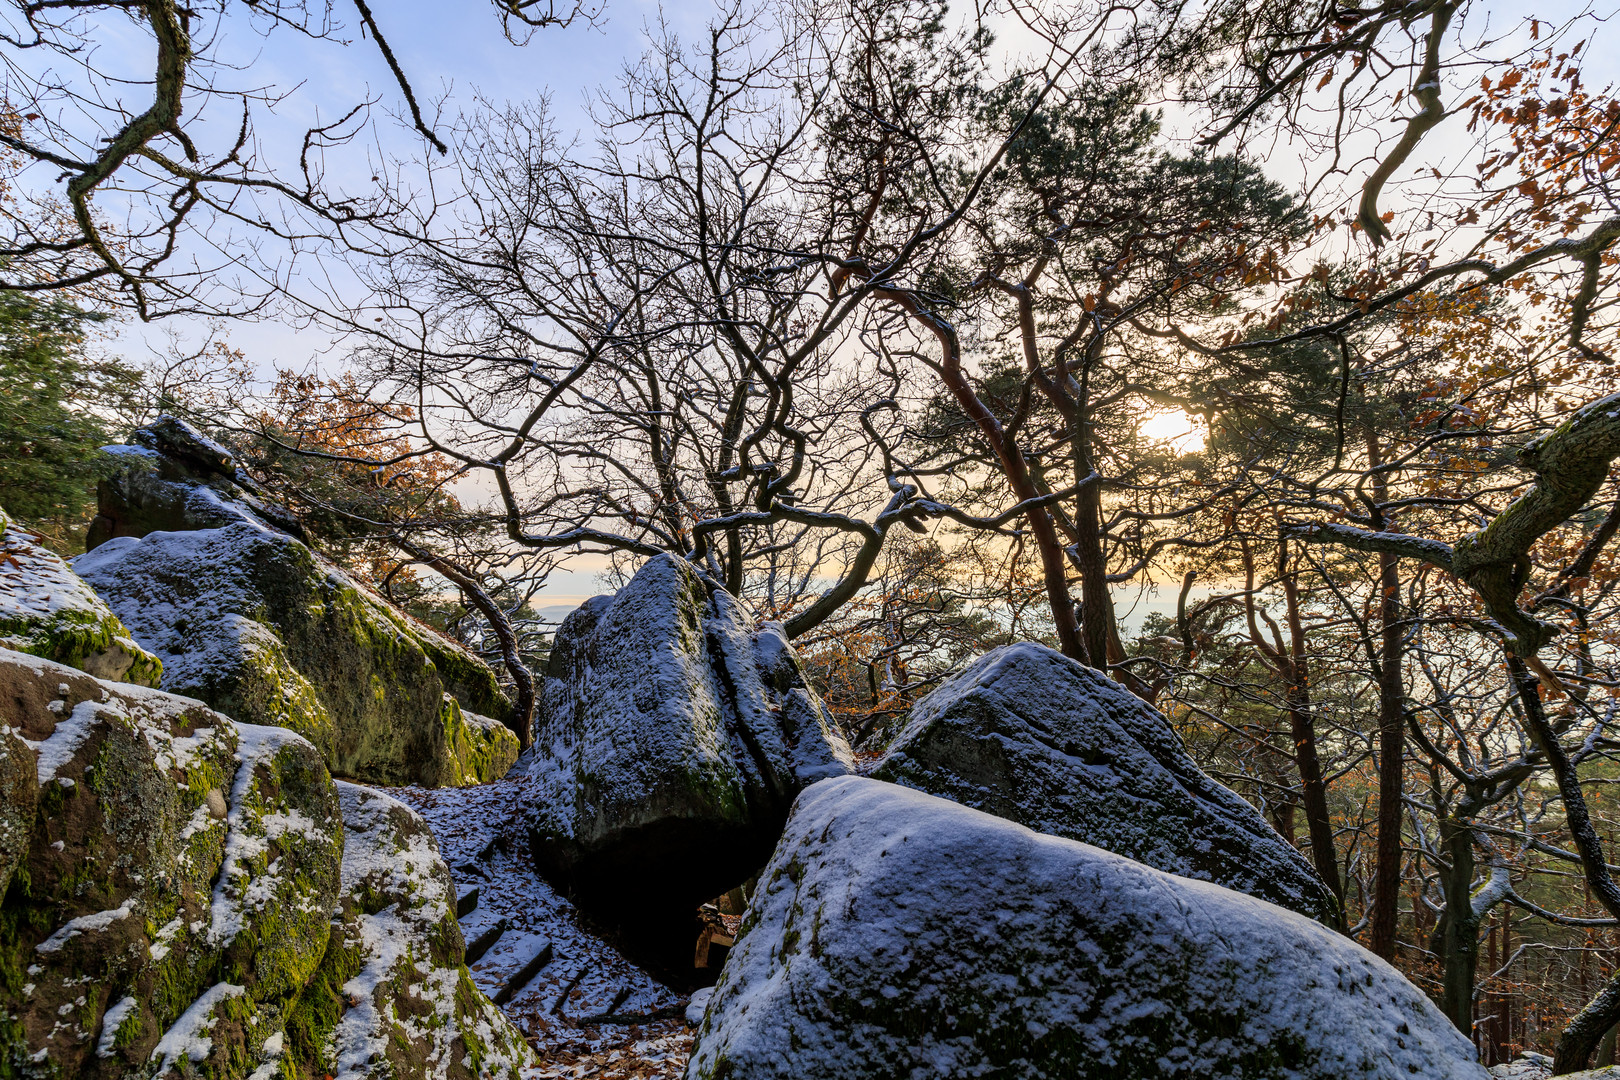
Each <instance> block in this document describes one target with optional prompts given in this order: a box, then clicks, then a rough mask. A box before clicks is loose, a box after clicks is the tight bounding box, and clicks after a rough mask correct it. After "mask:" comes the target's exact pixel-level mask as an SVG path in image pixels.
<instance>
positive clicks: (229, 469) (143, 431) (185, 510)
mask: <svg viewBox="0 0 1620 1080" xmlns="http://www.w3.org/2000/svg"><path fill="white" fill-rule="evenodd" d="M133 439H134V442H135V444H136V445H133V446H108V447H105V448H104V449H105V450H106V451H107V452H108V453H109V454H112V455H113V458H114V460H115V461H117V462H118V464H119V468H118V469H117V470H116V471H115V472H114V473H113V474H112V475H111V476H110V477H108V478H107V479H105V480H103V481H102V482H101V483H100V484H99V485H98V487H97V491H96V517H95V520H93V521H92V522H91V523H90V533H89V535H88V536H87V537H86V546H88V547H89V548H90V549H91V550H94V549H96V548H98V547H100V546H101V545H102V544H104V543H106V542H107V541H108V540H111V539H113V538H114V537H118V536H134V537H141V536H145V535H146V534H147V533H150V532H183V531H188V530H191V529H217V528H221V527H223V526H226V525H235V524H239V523H244V522H245V523H248V524H253V525H262V526H268V527H272V528H275V529H277V530H280V531H282V532H285V533H288V534H289V535H291V536H295V537H297V538H298V539H300V540H302V539H305V536H304V532H303V529H302V527H300V526H299V524H298V521H297V519H295V518H294V517H293V516H292V515H291V514H289V513H288V512H287V511H286V510H285V509H284V508H282V507H280V506H277V505H276V504H275V503H274V502H272V501H270V500H268V499H266V498H263V497H262V496H261V495H260V494H259V493H258V492H257V490H256V489H255V486H254V484H253V482H252V481H251V480H250V479H249V478H248V477H247V476H246V475H245V474H243V473H241V472H240V471H239V470H238V469H237V467H236V461H235V459H234V458H233V457H232V456H231V452H230V451H229V450H227V449H225V447H223V446H221V445H220V444H219V443H217V442H215V441H214V440H212V439H210V438H208V437H207V436H206V435H204V434H202V433H201V432H199V431H198V430H197V429H196V428H194V427H192V426H191V425H190V424H188V423H186V422H185V421H184V420H179V419H176V418H175V417H172V416H160V417H158V419H157V420H155V421H153V422H152V423H150V424H148V425H146V426H145V427H141V428H136V429H135V433H134V436H133Z"/></svg>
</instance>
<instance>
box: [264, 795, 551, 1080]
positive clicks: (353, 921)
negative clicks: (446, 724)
mask: <svg viewBox="0 0 1620 1080" xmlns="http://www.w3.org/2000/svg"><path fill="white" fill-rule="evenodd" d="M337 791H338V798H339V800H340V801H341V803H342V807H343V825H344V846H343V886H342V894H341V906H340V907H339V910H338V912H337V915H336V916H335V917H334V918H333V921H332V937H331V942H330V944H328V946H327V949H326V955H325V957H324V958H323V959H322V961H321V966H320V969H319V970H318V971H317V972H316V974H315V978H314V980H313V982H312V983H311V984H310V987H309V988H308V990H307V991H306V992H305V993H304V995H303V996H302V997H301V998H300V1000H299V1003H298V1006H297V1007H296V1008H295V1010H294V1012H293V1015H292V1017H291V1018H290V1019H289V1021H288V1024H287V1029H286V1038H285V1040H284V1041H283V1043H282V1046H281V1049H282V1053H283V1054H284V1056H285V1058H286V1060H287V1061H288V1062H289V1063H291V1064H295V1065H296V1066H297V1067H298V1068H299V1069H300V1070H301V1072H300V1073H298V1074H297V1075H313V1076H321V1075H327V1076H331V1077H334V1078H336V1080H362V1078H371V1077H376V1078H383V1077H387V1078H390V1080H408V1078H409V1080H415V1078H422V1080H428V1078H432V1080H462V1078H466V1080H473V1078H478V1080H483V1078H496V1077H503V1078H504V1077H512V1078H515V1077H516V1076H517V1070H518V1069H519V1068H521V1067H523V1066H525V1065H528V1064H530V1063H532V1061H533V1059H534V1055H533V1054H532V1053H531V1052H530V1050H529V1047H528V1044H527V1043H525V1042H524V1040H523V1036H522V1034H521V1033H519V1032H518V1030H517V1029H516V1028H514V1027H513V1026H512V1025H511V1023H510V1022H509V1021H508V1020H507V1019H506V1017H505V1016H504V1015H503V1014H502V1013H501V1010H500V1009H498V1008H497V1007H496V1006H495V1005H494V1004H493V1003H492V1002H491V1001H490V1000H489V999H488V998H487V997H485V996H484V994H483V993H482V992H481V991H480V990H479V989H478V988H477V987H476V986H474V985H473V983H472V979H471V976H470V975H469V974H468V971H467V967H466V965H465V964H464V963H463V962H462V959H463V944H462V937H461V928H460V926H459V924H458V923H457V922H456V910H455V907H456V903H455V891H454V889H453V887H452V885H451V881H450V872H449V870H448V869H447V868H446V867H445V864H444V861H443V860H442V859H441V858H440V857H439V850H438V847H437V845H436V844H435V843H434V840H433V835H432V833H431V832H429V830H428V827H427V824H426V822H424V821H423V820H422V818H421V816H420V815H419V814H417V813H416V811H414V810H412V809H411V808H410V807H408V806H406V805H405V804H404V803H402V802H400V801H398V800H397V799H394V798H391V797H389V796H387V795H384V794H382V793H381V792H377V791H372V790H370V789H368V788H363V787H358V786H356V785H354V784H346V783H341V782H340V783H339V784H338V785H337Z"/></svg>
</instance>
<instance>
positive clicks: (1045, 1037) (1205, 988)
mask: <svg viewBox="0 0 1620 1080" xmlns="http://www.w3.org/2000/svg"><path fill="white" fill-rule="evenodd" d="M686 1075H687V1080H721V1078H725V1080H789V1078H791V1080H833V1078H837V1080H862V1078H867V1077H870V1078H873V1080H876V1078H880V1077H881V1078H885V1080H886V1078H889V1077H899V1076H903V1077H907V1078H908V1080H933V1078H940V1080H944V1078H955V1077H964V1076H982V1077H990V1076H1006V1077H1027V1078H1031V1080H1036V1078H1043V1077H1044V1078H1052V1080H1057V1078H1063V1080H1149V1078H1151V1080H1182V1078H1185V1080H1210V1078H1215V1077H1231V1078H1236V1077H1242V1078H1243V1080H1284V1078H1286V1080H1344V1078H1346V1077H1357V1078H1363V1080H1397V1078H1398V1080H1411V1078H1412V1077H1417V1076H1421V1077H1424V1078H1425V1080H1486V1078H1487V1076H1488V1074H1487V1073H1486V1071H1485V1070H1484V1068H1482V1067H1481V1066H1480V1065H1478V1064H1477V1063H1476V1061H1475V1057H1474V1048H1473V1046H1472V1045H1471V1044H1470V1043H1469V1041H1468V1039H1467V1038H1466V1037H1465V1036H1463V1035H1462V1034H1460V1033H1459V1032H1458V1031H1457V1030H1456V1029H1455V1028H1454V1027H1452V1025H1451V1023H1450V1022H1449V1021H1448V1020H1447V1019H1446V1018H1445V1017H1444V1016H1443V1015H1441V1013H1440V1011H1439V1010H1438V1009H1436V1008H1435V1006H1434V1005H1433V1004H1432V1003H1431V1002H1430V1001H1429V999H1428V998H1427V997H1426V996H1425V995H1424V994H1423V993H1422V992H1421V991H1420V990H1418V989H1417V988H1416V987H1414V986H1413V985H1412V984H1411V983H1409V982H1407V981H1406V979H1404V978H1403V977H1402V976H1401V975H1400V973H1398V972H1397V971H1395V970H1394V969H1393V968H1392V967H1390V966H1389V965H1387V964H1385V963H1384V962H1383V961H1381V960H1379V959H1378V958H1376V957H1374V956H1373V955H1372V954H1371V953H1368V952H1366V951H1365V950H1363V949H1362V948H1360V947H1359V946H1357V945H1356V944H1355V943H1354V942H1352V941H1350V940H1349V939H1348V938H1345V937H1343V936H1341V935H1339V934H1337V933H1335V932H1333V931H1332V930H1329V929H1328V928H1326V927H1324V926H1322V925H1321V924H1319V923H1316V922H1313V921H1312V920H1310V919H1307V918H1304V917H1303V916H1300V915H1296V914H1294V913H1293V912H1290V911H1286V910H1284V909H1282V908H1279V907H1276V906H1274V905H1271V904H1267V903H1265V902H1263V901H1260V900H1256V899H1254V898H1253V897H1250V896H1246V895H1244V894H1242V893H1237V892H1232V891H1230V890H1227V889H1223V888H1221V887H1220V886H1217V885H1211V884H1209V883H1207V882H1202V881H1194V880H1191V879H1188V878H1185V877H1177V876H1174V875H1171V874H1165V873H1162V872H1160V871H1158V870H1154V869H1152V868H1150V867H1147V866H1143V865H1142V864H1140V863H1137V862H1133V861H1131V860H1129V859H1125V858H1122V857H1120V856H1118V855H1114V854H1111V853H1110V852H1106V851H1103V850H1102V849H1100V848H1096V847H1092V846H1090V845H1088V844H1082V843H1078V842H1075V841H1072V840H1065V839H1061V838H1059V837H1054V836H1047V835H1044V834H1042V833H1037V832H1034V831H1032V830H1029V829H1026V828H1024V827H1023V826H1021V825H1017V824H1014V823H1012V822H1009V821H1006V820H1004V819H1002V818H999V817H995V816H992V815H989V814H984V813H980V812H979V811H976V810H971V809H968V808H967V807H963V806H960V805H958V804H956V803H953V802H950V801H947V800H944V799H939V798H935V797H933V796H931V795H925V794H923V793H921V792H917V791H912V790H909V789H906V788H903V787H899V786H896V785H892V784H886V783H882V782H879V781H876V780H868V779H864V778H856V777H845V778H840V779H833V780H826V781H823V782H821V783H818V784H815V785H814V786H812V787H810V788H809V789H807V790H806V791H805V792H804V794H802V795H801V796H800V797H799V800H798V803H797V805H796V806H795V807H794V810H793V814H792V817H791V818H790V819H789V821H788V824H787V829H786V831H785V834H784V835H783V837H782V842H781V844H780V845H779V846H778V847H777V849H776V853H775V854H774V855H773V856H772V858H771V861H770V864H769V866H768V867H767V868H766V870H765V872H764V874H763V876H762V879H761V883H760V886H759V889H758V891H757V892H756V893H755V895H754V898H753V901H752V902H751V904H750V906H749V910H748V915H747V917H746V918H745V920H744V923H743V929H742V934H741V937H740V939H739V941H738V943H737V947H736V948H735V949H734V950H733V951H732V953H731V956H730V958H729V959H728V961H727V963H726V966H725V969H724V971H723V973H722V974H721V978H720V982H719V985H718V986H717V987H716V989H715V992H714V995H713V997H712V998H711V999H710V1002H709V1006H708V1010H707V1014H706V1017H705V1019H704V1022H703V1025H702V1028H701V1029H700V1031H699V1033H698V1037H697V1045H696V1047H695V1048H694V1050H693V1053H692V1057H691V1061H690V1063H689V1066H688V1071H687V1074H686Z"/></svg>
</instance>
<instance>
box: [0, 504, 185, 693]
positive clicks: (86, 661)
mask: <svg viewBox="0 0 1620 1080" xmlns="http://www.w3.org/2000/svg"><path fill="white" fill-rule="evenodd" d="M0 648H7V649H15V650H16V651H18V652H25V653H32V654H33V655H35V656H43V657H44V658H45V659H47V660H55V661H57V662H58V663H62V664H67V665H68V666H69V667H76V668H79V669H80V670H81V671H86V672H89V673H90V674H91V675H94V676H96V677H97V678H102V679H112V680H114V681H126V682H132V683H139V684H140V685H142V686H156V685H157V684H158V679H159V678H160V677H161V675H162V671H163V664H162V663H161V662H160V661H159V660H158V658H157V657H155V656H153V655H152V654H151V653H149V652H147V651H146V650H145V649H142V648H141V647H140V646H139V645H137V644H135V639H134V638H132V637H130V635H129V631H128V630H126V629H125V628H124V624H123V623H121V622H119V621H118V616H117V615H114V614H113V612H112V609H111V608H109V607H108V606H107V605H106V604H105V603H103V602H102V600H101V598H100V597H98V596H97V595H96V594H95V591H94V590H92V589H91V588H90V586H88V585H86V584H85V583H84V582H83V581H82V580H80V578H79V576H78V575H77V574H75V573H74V572H73V568H72V567H70V566H68V564H67V563H66V562H65V561H63V559H62V557H61V556H59V555H57V554H56V552H54V551H52V550H50V549H49V548H47V547H46V546H45V545H44V544H42V543H40V541H39V537H38V536H36V535H35V534H33V533H31V532H29V531H28V530H26V529H24V528H22V527H21V526H20V525H18V524H17V523H16V522H15V521H12V520H11V519H10V517H8V516H7V514H6V512H5V509H4V508H3V507H0Z"/></svg>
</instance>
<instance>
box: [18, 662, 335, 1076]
mask: <svg viewBox="0 0 1620 1080" xmlns="http://www.w3.org/2000/svg"><path fill="white" fill-rule="evenodd" d="M0 713H3V715H4V716H5V718H6V720H7V725H8V726H7V727H6V728H5V729H4V733H3V736H0V738H3V739H4V740H5V741H4V744H3V745H4V747H5V751H4V753H5V758H6V767H5V768H3V769H0V785H3V786H4V788H5V791H4V793H3V803H4V808H3V811H0V818H5V819H6V820H5V822H4V826H5V827H4V829H0V835H4V836H5V837H6V839H5V841H3V842H0V848H3V849H4V851H5V854H6V855H7V856H15V860H14V862H15V869H14V870H12V871H11V872H10V873H9V874H8V879H9V880H8V881H7V887H6V890H5V895H4V901H3V903H0V1073H3V1074H4V1075H8V1076H21V1077H79V1078H85V1080H91V1078H98V1077H123V1076H127V1075H149V1076H151V1075H161V1076H168V1075H174V1076H195V1075H202V1076H213V1077H246V1076H247V1074H248V1073H249V1072H251V1071H252V1070H253V1068H255V1067H256V1065H257V1063H259V1062H261V1061H262V1060H263V1059H264V1058H266V1057H267V1055H268V1053H269V1049H268V1048H273V1047H274V1046H275V1045H276V1044H277V1043H278V1041H279V1032H280V1031H281V1030H282V1027H283V1025H284V1024H285V1021H286V1018H287V1016H288V1014H289V1011H290V1009H291V1007H292V1005H293V1003H294V1002H295V1001H296V999H297V998H298V997H299V995H300V994H301V992H302V991H303V988H304V986H305V984H306V983H307V982H308V981H309V979H310V978H311V976H312V975H313V974H314V973H315V970H316V967H317V966H318V965H319V964H320V962H321V957H322V955H323V953H324V951H325V947H326V941H327V938H328V936H329V934H330V925H329V924H330V913H331V911H332V910H333V907H334V905H335V903H336V900H337V893H338V884H339V872H340V863H341V858H342V847H343V833H342V827H341V824H340V821H339V815H338V800H337V796H336V792H335V791H334V790H333V787H332V782H331V780H330V778H329V777H328V775H327V771H326V766H325V764H324V763H323V762H322V760H321V757H320V755H319V754H318V753H317V752H316V751H315V748H314V747H313V746H311V745H310V744H309V743H308V742H306V741H305V740H304V739H301V738H299V737H298V736H297V735H295V734H293V733H292V732H290V731H285V730H281V729H273V728H262V727H253V726H248V725H237V724H234V723H232V722H231V721H230V720H229V719H228V718H226V717H224V716H221V715H219V714H218V713H216V712H213V711H212V710H210V709H208V708H206V707H205V706H204V705H203V704H202V703H201V702H197V701H191V700H188V699H185V698H180V697H175V696H173V695H169V694H165V693H161V692H159V691H155V690H147V689H143V688H140V687H135V686H130V685H127V684H116V683H109V682H105V681H101V680H98V679H94V678H91V677H90V676H88V675H85V674H84V673H82V672H80V671H77V670H74V669H72V668H68V667H65V666H62V665H59V664H54V663H51V662H50V661H46V660H42V659H39V658H37V657H33V656H27V655H24V654H21V653H15V652H9V651H0ZM17 744H20V745H17ZM18 761H21V762H23V763H24V764H26V766H27V771H26V775H24V776H22V777H20V778H19V777H18V776H16V775H14V772H16V770H13V769H12V768H11V764H12V763H15V762H18ZM22 780H25V781H26V783H27V784H31V785H33V787H34V799H33V801H34V803H35V806H34V812H33V813H32V814H31V815H29V816H28V817H27V827H26V831H25V835H24V837H23V839H22V842H21V843H20V844H17V843H14V842H13V840H12V826H13V824H14V823H15V819H16V818H17V816H18V812H19V811H20V810H22V809H23V808H24V804H25V803H26V799H25V798H24V797H23V795H22V792H21V791H20V790H17V789H18V788H19V787H20V781H22Z"/></svg>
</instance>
